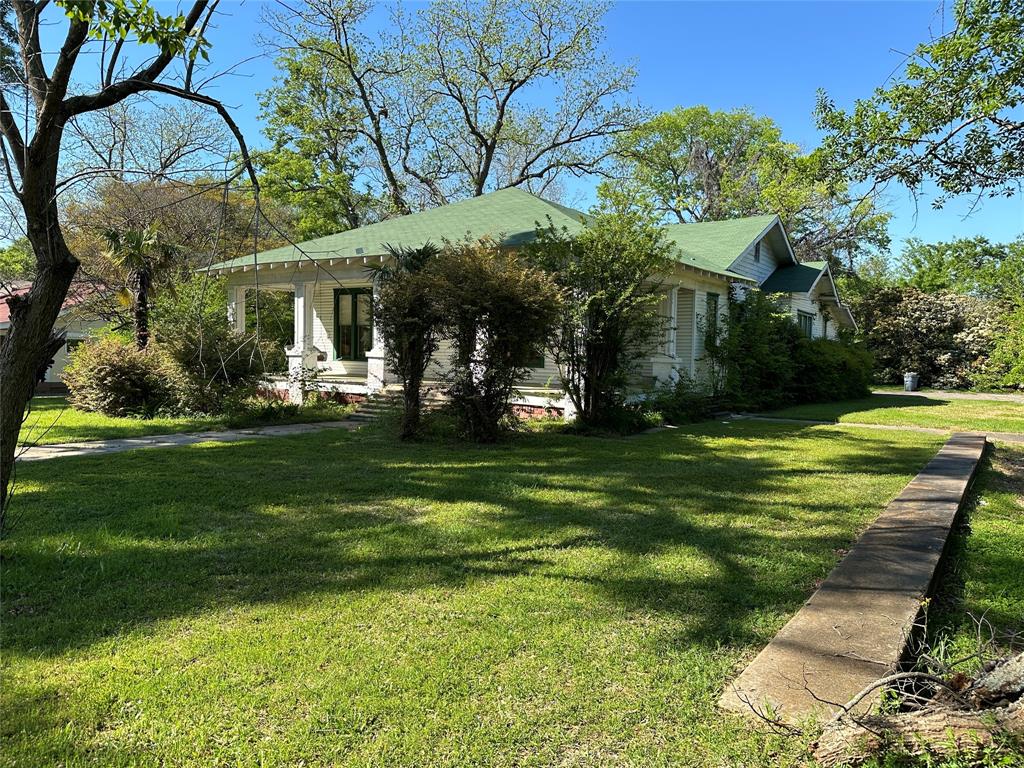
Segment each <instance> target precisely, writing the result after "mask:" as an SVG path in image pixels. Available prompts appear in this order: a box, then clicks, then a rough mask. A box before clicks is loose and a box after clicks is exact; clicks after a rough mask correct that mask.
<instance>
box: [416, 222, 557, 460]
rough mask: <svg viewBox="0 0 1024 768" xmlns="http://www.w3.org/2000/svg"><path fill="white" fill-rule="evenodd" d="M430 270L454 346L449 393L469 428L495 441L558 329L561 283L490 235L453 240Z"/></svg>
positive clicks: (445, 331) (479, 436) (467, 431)
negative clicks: (533, 363) (513, 399)
mask: <svg viewBox="0 0 1024 768" xmlns="http://www.w3.org/2000/svg"><path fill="white" fill-rule="evenodd" d="M430 274H431V275H432V277H433V280H434V282H433V291H434V297H435V301H437V307H438V310H439V313H440V318H441V328H442V330H443V335H444V337H445V338H447V339H448V340H450V341H451V343H452V347H453V349H454V354H453V358H452V362H451V366H450V370H449V372H448V374H447V378H448V395H449V397H450V398H451V400H452V405H453V406H454V408H455V409H456V411H457V412H458V414H459V417H460V419H461V422H462V427H463V430H464V432H465V434H466V435H467V436H468V437H470V438H471V439H473V440H477V441H480V442H493V441H494V440H496V439H497V438H498V436H499V434H500V432H501V425H502V422H504V421H507V420H510V419H511V418H512V409H511V406H510V403H509V401H510V399H511V397H512V393H513V392H514V390H515V386H516V384H517V383H518V382H520V381H522V380H523V379H524V378H526V377H527V376H528V375H529V363H530V360H531V359H532V358H534V357H535V356H536V354H537V351H538V350H540V349H543V347H544V344H545V342H546V341H547V340H548V338H549V336H550V335H551V333H552V329H553V327H554V324H555V322H556V320H557V318H558V312H559V304H560V301H559V292H558V289H557V288H556V286H555V284H554V282H553V281H552V280H551V278H550V277H549V276H547V275H546V274H544V273H543V272H541V271H540V270H538V269H535V268H533V267H530V266H529V265H528V264H526V263H525V262H524V261H523V260H522V259H520V258H519V257H518V256H516V255H515V254H514V253H511V252H509V251H506V250H503V249H502V248H501V247H500V246H499V245H498V244H497V243H495V242H494V241H492V240H486V239H485V240H481V241H480V242H477V243H460V244H448V245H447V246H446V247H445V249H444V251H443V252H442V254H441V255H440V256H439V257H438V258H437V259H435V260H434V261H433V262H432V264H431V266H430Z"/></svg>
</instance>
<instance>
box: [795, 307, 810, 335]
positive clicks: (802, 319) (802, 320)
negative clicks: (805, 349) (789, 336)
mask: <svg viewBox="0 0 1024 768" xmlns="http://www.w3.org/2000/svg"><path fill="white" fill-rule="evenodd" d="M796 322H797V325H799V326H800V330H801V331H803V332H804V335H805V336H806V337H807V338H809V339H810V338H813V336H814V315H812V314H811V313H810V312H797V313H796Z"/></svg>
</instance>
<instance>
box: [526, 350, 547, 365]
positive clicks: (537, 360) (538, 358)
mask: <svg viewBox="0 0 1024 768" xmlns="http://www.w3.org/2000/svg"><path fill="white" fill-rule="evenodd" d="M526 367H527V368H543V367H544V350H543V349H538V350H537V353H536V354H535V355H534V356H533V357H531V358H530V359H529V360H527V361H526Z"/></svg>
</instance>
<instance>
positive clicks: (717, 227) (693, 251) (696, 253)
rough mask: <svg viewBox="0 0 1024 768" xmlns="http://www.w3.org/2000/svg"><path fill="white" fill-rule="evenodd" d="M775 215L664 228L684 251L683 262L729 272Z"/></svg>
mask: <svg viewBox="0 0 1024 768" xmlns="http://www.w3.org/2000/svg"><path fill="white" fill-rule="evenodd" d="M775 219H776V216H775V215H774V214H769V215H766V216H747V217H746V218H742V219H728V220H726V221H705V222H700V223H697V224H670V225H669V226H667V227H665V232H666V233H667V234H668V237H669V239H670V240H672V241H673V242H674V243H675V244H676V246H678V248H679V251H680V252H681V254H682V258H681V259H680V261H682V262H683V263H684V264H692V265H693V266H695V267H698V268H699V269H706V270H709V271H711V272H719V273H722V274H729V267H730V266H731V265H732V263H733V262H734V261H736V259H737V257H738V256H739V255H740V254H741V253H743V251H744V249H745V248H746V247H747V246H748V245H750V244H751V243H752V242H754V240H755V239H756V238H757V236H758V235H760V234H761V233H762V232H764V230H765V229H767V228H768V226H769V225H770V224H771V223H772V222H774V221H775Z"/></svg>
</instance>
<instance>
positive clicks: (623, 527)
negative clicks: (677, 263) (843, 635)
mask: <svg viewBox="0 0 1024 768" xmlns="http://www.w3.org/2000/svg"><path fill="white" fill-rule="evenodd" d="M940 443H941V438H940V437H939V436H934V435H929V434H922V433H896V432H886V433H875V432H871V431H869V430H856V429H848V428H835V427H803V426H794V425H785V424H768V423H753V422H737V423H733V424H719V423H707V424H703V425H695V426H692V427H689V428H685V429H677V430H666V431H662V432H659V433H655V434H647V435H641V436H638V437H634V438H629V439H601V438H582V437H574V436H571V435H565V434H556V433H544V434H534V435H529V436H523V437H521V438H519V439H517V440H516V441H515V442H513V443H512V444H510V445H503V446H498V447H493V448H474V447H466V446H460V445H457V444H451V445H449V444H437V443H431V444H419V445H395V444H394V443H393V442H392V440H391V439H390V438H388V437H387V436H385V435H384V433H383V430H380V429H365V430H361V431H359V432H355V433H349V432H344V431H341V430H331V431H327V432H322V433H319V434H315V435H303V436H301V437H293V438H279V439H274V440H259V441H256V440H254V441H250V442H247V443H236V444H232V445H225V444H206V445H201V446H192V447H188V448H178V449H171V450H148V451H139V452H135V453H121V454H115V455H108V456H102V457H83V458H75V459H61V460H58V461H53V462H39V463H34V464H26V465H24V466H22V467H21V468H20V469H19V472H18V487H19V495H18V496H17V497H16V500H15V504H14V507H13V508H12V514H13V515H14V524H15V527H14V530H13V534H12V536H11V537H10V539H9V540H8V541H6V542H5V543H4V545H3V553H2V554H3V561H2V562H3V569H4V574H3V584H2V586H3V592H4V594H3V603H2V610H3V616H2V624H3V647H4V653H3V655H2V660H0V665H2V666H0V671H2V675H3V686H2V694H0V695H2V696H3V707H2V711H3V713H4V714H3V717H2V718H0V741H2V743H3V749H2V750H0V764H3V765H10V766H40V765H63V766H80V765H110V766H128V765H132V766H150V765H152V766H156V765H174V766H204V767H205V766H221V765H224V766H227V765H230V766H279V765H290V766H291V765H304V766H334V765H352V766H367V765H372V766H389V767H390V766H414V765H415V766H424V765H429V766H449V765H495V766H551V765H560V766H577V765H578V766H592V765H601V766H605V765H636V766H660V765H669V764H676V765H688V766H692V765H708V766H720V765H744V766H769V765H770V766H776V765H791V764H795V763H797V762H799V761H800V760H802V759H803V756H804V755H805V754H806V752H805V750H806V744H804V743H802V742H801V740H800V739H798V738H793V737H783V736H780V735H773V734H770V733H766V732H763V731H761V730H759V729H756V728H752V727H751V726H750V724H749V723H747V722H746V721H744V720H740V719H737V718H734V717H730V716H727V715H724V714H722V713H720V712H719V711H717V709H716V708H715V701H716V699H717V698H718V696H719V694H720V693H721V691H722V690H723V688H724V686H725V685H726V684H727V681H728V680H729V679H730V678H731V677H732V676H733V675H734V674H735V673H736V672H737V671H738V670H739V669H740V668H741V667H742V665H743V664H744V663H745V662H747V661H749V660H750V659H751V658H752V657H753V656H754V655H755V654H756V653H757V652H758V650H759V649H760V648H761V647H762V646H763V645H764V644H765V643H766V642H767V641H768V640H769V639H770V638H771V637H772V635H773V634H774V633H775V632H776V631H777V630H778V629H779V628H780V627H781V626H782V625H783V624H784V623H785V621H786V620H787V619H788V617H789V616H791V615H792V614H793V613H794V612H795V611H796V610H797V609H798V608H799V606H800V605H801V604H802V602H803V601H804V600H805V599H806V598H807V597H808V595H809V594H810V593H811V591H812V590H813V588H814V586H815V583H816V581H817V580H819V579H821V578H822V577H824V576H825V575H826V574H827V573H828V571H829V570H830V569H831V567H832V566H833V565H834V564H835V562H836V561H837V559H838V558H839V557H840V553H841V552H842V551H843V549H844V548H845V547H848V546H849V544H850V542H851V541H852V540H853V539H854V538H855V536H856V535H857V533H858V531H859V530H860V529H861V528H862V527H863V526H864V525H865V524H866V523H867V522H868V521H870V520H871V519H872V518H873V517H874V516H875V515H876V514H877V513H878V512H879V511H880V510H881V508H882V507H883V506H884V504H885V503H886V502H887V501H888V500H889V499H891V498H892V497H893V496H894V495H895V494H896V493H898V492H899V490H900V489H901V488H902V487H903V486H904V484H905V483H906V482H907V481H908V480H909V479H910V477H911V476H913V475H914V474H915V473H916V472H917V471H918V470H919V469H920V468H921V467H922V466H923V465H924V464H925V463H926V462H927V461H928V459H930V458H931V456H932V455H933V454H934V452H935V450H936V449H937V448H938V446H939V444H940Z"/></svg>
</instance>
